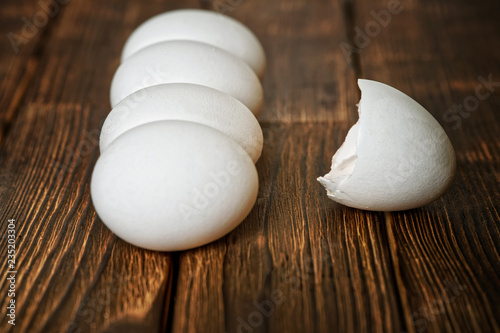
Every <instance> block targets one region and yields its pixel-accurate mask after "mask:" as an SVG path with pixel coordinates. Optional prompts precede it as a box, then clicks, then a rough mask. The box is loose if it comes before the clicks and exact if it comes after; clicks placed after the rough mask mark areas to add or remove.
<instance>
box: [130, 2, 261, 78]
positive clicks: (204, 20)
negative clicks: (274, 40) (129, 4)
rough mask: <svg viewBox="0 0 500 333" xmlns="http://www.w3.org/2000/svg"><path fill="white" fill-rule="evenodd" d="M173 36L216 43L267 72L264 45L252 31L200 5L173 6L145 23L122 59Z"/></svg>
mask: <svg viewBox="0 0 500 333" xmlns="http://www.w3.org/2000/svg"><path fill="white" fill-rule="evenodd" d="M171 40H191V41H197V42H202V43H206V44H210V45H214V46H217V47H219V48H221V49H223V50H226V51H228V52H229V53H231V54H233V55H235V56H237V57H239V58H240V59H242V60H243V61H244V62H246V63H247V64H248V65H249V66H250V67H251V68H252V69H253V70H254V71H255V73H256V74H257V76H259V77H260V78H262V76H263V75H264V71H265V69H266V58H265V54H264V49H263V48H262V45H261V43H260V42H259V40H258V39H257V37H256V36H255V35H254V34H253V33H252V31H250V29H248V28H247V27H246V26H244V25H243V24H241V23H240V22H238V21H236V20H234V19H232V18H231V17H229V16H226V15H222V14H220V13H216V12H212V11H207V10H200V9H181V10H174V11H170V12H166V13H163V14H160V15H157V16H154V17H152V18H150V19H149V20H147V21H146V22H144V23H142V24H141V25H140V26H139V27H138V28H137V29H135V30H134V32H133V33H132V35H130V37H129V38H128V40H127V42H126V44H125V47H124V48H123V52H122V62H123V61H125V60H126V59H127V58H129V57H130V56H131V55H132V54H134V53H135V52H137V51H139V50H140V49H143V48H145V47H147V46H149V45H152V44H155V43H159V42H164V41H171Z"/></svg>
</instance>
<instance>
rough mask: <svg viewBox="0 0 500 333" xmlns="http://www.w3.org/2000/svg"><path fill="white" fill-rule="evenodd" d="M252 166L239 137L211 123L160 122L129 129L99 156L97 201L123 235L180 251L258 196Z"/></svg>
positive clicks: (210, 235)
mask: <svg viewBox="0 0 500 333" xmlns="http://www.w3.org/2000/svg"><path fill="white" fill-rule="evenodd" d="M257 190H258V179H257V171H256V169H255V165H254V164H253V163H252V160H251V159H250V157H249V156H248V154H247V153H246V152H245V151H244V150H243V149H242V148H241V147H240V145H239V144H238V143H236V141H234V140H232V139H231V138H229V137H227V136H226V135H224V134H222V133H221V132H219V131H217V130H215V129H213V128H210V127H208V126H204V125H200V124H196V123H192V122H183V121H159V122H153V123H148V124H145V125H141V126H138V127H136V128H133V129H131V130H130V131H128V132H126V133H124V134H123V135H121V136H120V137H118V138H117V139H116V140H115V141H114V142H113V143H112V144H111V145H110V146H109V147H108V149H106V151H105V152H104V153H103V154H102V155H101V156H100V157H99V159H98V161H97V163H96V165H95V168H94V172H93V174H92V180H91V195H92V201H93V203H94V207H95V209H96V212H97V214H98V215H99V217H100V218H101V220H102V221H103V222H104V223H105V224H106V226H108V228H109V229H111V231H113V232H114V233H115V234H116V235H117V236H118V237H120V238H122V239H124V240H125V241H127V242H129V243H131V244H134V245H136V246H139V247H143V248H146V249H151V250H158V251H179V250H185V249H189V248H194V247H198V246H201V245H204V244H207V243H209V242H212V241H214V240H216V239H218V238H220V237H222V236H224V235H225V234H227V233H228V232H230V231H231V230H233V229H234V228H235V227H236V226H237V225H238V224H240V223H241V222H242V221H243V220H244V219H245V217H246V216H247V215H248V213H249V212H250V210H251V209H252V206H253V205H254V203H255V200H256V198H257Z"/></svg>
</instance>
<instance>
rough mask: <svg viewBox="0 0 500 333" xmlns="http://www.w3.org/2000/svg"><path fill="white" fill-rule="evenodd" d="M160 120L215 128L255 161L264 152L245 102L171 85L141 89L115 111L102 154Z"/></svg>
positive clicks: (103, 137)
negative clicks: (137, 129)
mask: <svg viewBox="0 0 500 333" xmlns="http://www.w3.org/2000/svg"><path fill="white" fill-rule="evenodd" d="M159 120H185V121H192V122H195V123H199V124H203V125H207V126H210V127H212V128H215V129H217V130H219V131H221V132H222V133H224V134H226V135H227V136H229V137H231V138H233V139H234V140H235V141H236V142H238V143H239V144H240V145H241V146H242V148H243V149H245V151H246V152H247V153H248V154H249V155H250V157H251V158H252V160H253V161H254V162H257V160H258V159H259V157H260V154H261V152H262V145H263V136H262V129H261V128H260V125H259V122H258V121H257V119H256V118H255V116H254V115H253V114H252V112H250V110H249V109H248V108H247V107H246V106H245V105H243V104H242V103H241V102H239V101H238V100H236V99H235V98H233V97H231V96H229V95H228V94H225V93H223V92H220V91H218V90H215V89H212V88H208V87H205V86H200V85H196V84H189V83H169V84H160V85H156V86H151V87H147V88H144V89H141V90H138V91H136V92H134V93H133V94H131V95H129V96H127V97H126V98H125V99H123V100H122V101H121V102H120V103H118V104H117V105H116V106H115V107H114V108H113V110H112V111H111V112H110V113H109V115H108V117H107V118H106V121H105V122H104V125H103V126H102V130H101V138H100V149H101V153H102V152H104V151H105V150H106V148H107V147H108V146H109V144H110V143H111V142H113V140H115V139H116V138H117V137H118V136H119V135H121V134H122V133H124V132H125V131H127V130H130V129H132V128H134V127H137V126H139V125H142V124H146V123H149V122H152V121H159Z"/></svg>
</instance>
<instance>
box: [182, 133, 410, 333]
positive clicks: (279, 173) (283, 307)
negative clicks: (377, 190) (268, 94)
mask: <svg viewBox="0 0 500 333" xmlns="http://www.w3.org/2000/svg"><path fill="white" fill-rule="evenodd" d="M347 129H348V128H347V126H345V125H338V124H310V125H306V124H297V125H276V124H268V125H265V128H264V132H265V133H266V137H267V138H268V140H267V141H266V145H265V148H264V153H263V156H262V157H261V160H259V162H258V163H257V166H258V171H259V175H260V186H261V188H260V191H259V197H258V199H257V204H256V206H255V208H254V210H253V211H252V213H251V214H250V215H249V217H248V218H247V219H246V220H245V221H244V222H243V223H242V224H241V225H240V226H239V227H238V228H237V229H236V230H235V231H234V232H232V233H231V234H229V235H228V236H227V237H225V238H223V239H221V240H219V241H217V242H215V243H213V244H211V245H209V246H206V247H204V248H201V249H197V250H193V251H187V252H185V253H183V254H182V255H181V256H180V258H179V279H178V284H177V295H176V299H175V309H174V321H173V331H175V332H199V331H201V330H207V331H218V332H221V331H226V332H266V331H271V332H335V331H339V332H395V331H401V330H402V329H404V326H403V323H402V322H401V319H400V318H401V317H400V310H399V305H398V300H397V294H396V292H395V284H394V283H395V282H394V281H393V277H392V276H393V272H392V268H391V262H390V256H389V252H388V246H387V238H386V236H385V234H386V232H385V226H384V223H383V219H384V216H383V214H380V213H370V212H362V211H359V210H355V209H350V208H346V207H343V206H340V205H337V204H335V203H333V202H332V201H330V200H329V199H328V198H327V197H326V195H325V193H324V189H323V188H322V186H320V185H319V183H317V181H316V177H317V176H318V175H320V174H323V173H325V171H327V170H328V169H329V167H330V162H331V161H330V160H331V156H332V154H333V152H334V150H335V149H336V148H337V147H338V146H339V145H340V143H341V142H342V140H343V138H344V136H345V134H346V131H347ZM195 318H198V319H199V320H196V319H195ZM201 318H210V320H204V319H201Z"/></svg>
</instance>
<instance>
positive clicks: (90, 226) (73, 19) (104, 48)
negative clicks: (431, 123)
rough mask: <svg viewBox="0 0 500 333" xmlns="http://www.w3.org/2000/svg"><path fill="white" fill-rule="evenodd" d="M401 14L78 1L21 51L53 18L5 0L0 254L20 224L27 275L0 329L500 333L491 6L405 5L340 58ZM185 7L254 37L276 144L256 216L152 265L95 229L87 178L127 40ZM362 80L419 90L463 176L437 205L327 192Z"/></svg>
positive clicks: (350, 7) (291, 4)
mask: <svg viewBox="0 0 500 333" xmlns="http://www.w3.org/2000/svg"><path fill="white" fill-rule="evenodd" d="M390 3H391V2H390V1H385V0H377V1H367V0H360V1H352V0H335V1H320V0H315V1H306V0H291V1H272V2H269V1H263V0H227V1H225V0H212V1H210V0H201V1H160V0H155V1H151V2H148V3H147V5H145V4H144V3H141V2H137V1H130V0H128V1H119V0H112V1H108V2H106V3H103V2H97V1H96V0H89V1H83V0H71V1H69V2H67V4H65V5H60V6H59V10H58V12H57V14H55V15H54V16H53V17H49V18H48V20H47V22H46V24H41V26H40V27H39V28H38V29H37V32H36V33H34V34H33V36H31V37H30V38H28V40H27V42H26V43H25V44H22V45H19V50H18V52H14V49H13V47H12V45H11V42H10V41H9V39H8V38H7V37H6V36H7V35H8V34H9V33H10V32H13V33H16V34H22V29H23V24H24V21H23V17H26V18H28V20H29V19H32V18H33V16H34V15H36V13H37V12H38V11H40V8H41V7H40V6H42V5H41V4H40V3H39V2H33V1H27V0H21V1H11V0H8V1H7V2H5V3H4V4H3V7H2V10H1V11H0V35H1V36H4V37H5V38H3V40H2V49H1V50H2V51H1V52H0V170H1V171H0V230H1V231H2V243H1V244H0V252H1V253H5V252H6V251H7V242H6V241H5V240H6V235H7V233H6V230H7V221H8V219H12V218H13V219H16V223H17V229H16V233H17V239H16V246H17V270H18V274H17V280H16V304H17V308H16V309H17V312H16V326H15V327H13V326H10V325H8V324H7V321H6V320H5V318H4V317H5V316H4V312H2V318H4V319H2V321H1V323H0V332H160V331H172V332H412V333H417V332H418V333H422V332H496V331H500V322H499V318H500V307H499V306H498V304H500V292H499V291H498V290H499V286H500V256H499V252H500V249H499V245H498V244H500V231H499V229H500V214H499V210H500V200H499V198H500V196H499V194H500V185H499V184H500V175H499V170H500V160H499V156H500V154H499V153H500V140H498V133H499V132H500V128H499V127H500V125H499V113H498V109H499V108H500V85H495V83H496V82H498V81H500V63H499V62H498V59H499V58H500V40H499V38H500V37H498V31H500V21H498V17H497V16H498V13H499V12H500V4H499V3H498V2H495V1H491V0H477V1H474V2H468V1H465V0H454V1H451V2H450V1H445V0H438V1H433V2H428V1H415V0H401V2H400V7H401V8H402V10H401V11H399V12H398V13H397V14H392V15H391V18H390V22H388V24H387V25H386V26H383V27H381V28H380V31H379V32H377V33H374V32H373V31H372V32H371V35H372V36H369V37H370V41H369V43H368V44H367V45H365V46H364V47H362V48H360V50H359V51H358V52H354V53H353V54H352V55H351V56H347V57H346V55H345V54H344V52H342V49H341V47H340V46H341V44H342V43H347V44H350V45H353V46H355V41H356V40H355V39H356V38H357V37H356V31H357V30H355V28H360V29H365V27H366V25H367V24H371V25H372V26H373V23H370V22H374V21H376V19H375V17H374V14H373V12H375V13H379V14H380V11H381V10H387V9H388V8H389V6H390ZM186 7H193V8H199V7H201V8H206V9H211V10H215V11H219V12H222V13H225V14H227V15H229V16H232V17H234V18H236V19H238V20H240V21H241V22H243V23H244V24H246V25H247V26H248V27H250V28H251V29H252V30H253V31H254V32H255V33H256V35H257V36H258V37H259V38H260V39H261V41H262V43H263V45H264V47H265V49H266V52H267V55H268V71H267V73H266V77H265V80H264V83H263V84H264V91H265V104H264V110H263V113H262V115H261V116H260V119H259V120H260V122H261V125H262V127H263V133H264V138H265V146H264V151H263V155H262V157H261V159H260V160H259V161H258V163H257V169H258V172H259V178H260V181H259V186H260V189H259V195H258V199H257V203H256V205H255V207H254V209H253V210H252V212H251V213H250V215H249V216H248V217H247V218H246V219H245V221H244V222H243V223H242V224H241V225H240V226H239V227H238V228H237V229H235V230H234V231H233V232H231V233H230V234H229V235H227V236H226V237H224V238H222V239H220V240H218V241H216V242H214V243H211V244H208V245H207V246H204V247H201V248H197V249H193V250H190V251H183V252H177V253H158V252H152V251H146V250H142V249H139V248H136V247H134V246H132V245H129V244H127V243H125V242H123V241H121V240H120V239H118V238H117V237H116V236H114V235H113V234H112V233H111V232H110V231H109V230H108V229H107V228H106V227H105V226H104V224H102V222H101V221H100V220H99V218H98V217H97V216H96V213H95V211H94V209H93V206H92V203H91V200H90V195H89V180H90V176H91V172H92V169H93V166H94V164H95V161H96V159H97V157H98V154H99V152H98V147H97V146H98V141H97V138H98V135H99V129H100V126H101V124H102V121H103V120H104V118H105V116H106V114H107V113H108V111H109V86H110V83H111V78H112V76H113V73H114V71H115V70H116V68H117V66H118V64H119V56H120V52H121V49H122V47H123V44H124V42H125V40H126V38H127V37H128V35H129V34H130V33H131V32H132V30H133V29H134V28H135V27H137V26H138V25H139V24H140V23H141V22H143V21H144V20H146V19H147V18H149V17H151V16H153V15H155V14H157V13H161V12H163V11H166V10H171V9H176V8H186ZM398 8H399V7H398ZM359 77H362V78H368V79H374V80H378V81H382V82H385V83H388V84H390V85H392V86H394V87H396V88H398V89H400V90H402V91H403V92H405V93H407V94H409V95H410V96H412V97H413V98H415V99H416V100H417V101H418V102H419V103H421V104H422V105H423V106H424V107H425V108H427V109H428V110H429V111H430V112H431V114H433V116H434V117H435V118H436V119H437V120H438V121H439V122H440V123H441V124H442V125H443V127H444V128H445V130H446V131H447V133H448V134H449V136H450V139H451V141H452V143H453V145H454V147H455V149H456V152H457V159H458V165H459V168H458V175H457V179H456V181H455V183H454V185H453V186H452V188H451V189H450V190H449V191H448V192H447V193H446V194H445V195H444V196H443V197H442V198H440V199H439V200H437V201H436V202H434V203H431V204H430V205H427V206H425V207H422V208H419V209H415V210H411V211H406V212H392V213H376V212H365V211H360V210H355V209H350V208H347V207H344V206H341V205H338V204H336V203H333V202H332V201H330V200H328V199H327V197H326V195H325V191H324V189H323V188H322V187H321V186H320V185H319V184H318V183H317V181H316V177H317V176H319V175H323V174H325V173H326V172H327V171H328V170H329V168H330V160H331V156H332V155H333V153H334V152H335V151H336V149H338V147H339V146H340V145H341V144H342V142H343V140H344V138H345V135H346V133H347V131H348V129H349V128H350V126H352V125H353V124H354V123H355V122H356V120H357V111H356V103H357V102H358V100H359V96H360V94H359V90H358V89H357V87H356V79H357V78H359ZM481 78H483V79H486V80H488V78H491V79H490V80H492V81H494V83H493V85H492V86H491V87H490V88H491V89H492V90H487V88H484V87H483V88H481V91H482V92H483V93H484V92H489V94H488V97H487V98H484V99H482V100H481V101H480V103H479V104H478V107H477V110H474V111H471V112H467V113H464V112H463V113H462V114H457V113H450V112H449V111H448V110H450V109H451V108H453V106H454V105H461V104H462V105H463V104H464V103H466V101H467V98H468V97H469V96H475V94H476V88H477V87H478V85H480V84H481V80H482V79H481ZM469 100H470V99H469ZM6 277H7V270H6V269H4V270H2V271H1V272H0V278H1V279H2V280H3V281H5V279H6ZM7 290H8V285H7V284H6V283H2V284H1V286H0V295H7ZM7 302H8V298H7V297H6V296H5V297H3V296H2V297H0V308H2V309H6V306H7ZM3 311H5V310H3Z"/></svg>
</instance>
